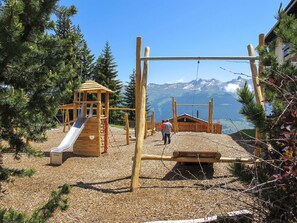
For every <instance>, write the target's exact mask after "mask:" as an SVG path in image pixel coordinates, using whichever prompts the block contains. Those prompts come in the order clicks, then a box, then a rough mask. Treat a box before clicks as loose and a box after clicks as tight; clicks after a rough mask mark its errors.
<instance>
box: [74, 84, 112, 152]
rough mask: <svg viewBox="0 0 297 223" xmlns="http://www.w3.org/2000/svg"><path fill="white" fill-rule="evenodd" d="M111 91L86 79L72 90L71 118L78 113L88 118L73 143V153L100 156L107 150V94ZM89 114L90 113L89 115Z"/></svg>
mask: <svg viewBox="0 0 297 223" xmlns="http://www.w3.org/2000/svg"><path fill="white" fill-rule="evenodd" d="M111 92H112V91H111V90H110V89H108V88H106V87H104V86H102V85H100V84H98V83H97V82H95V81H92V80H88V81H87V82H85V83H83V84H82V85H81V88H80V89H79V90H77V91H75V92H74V101H73V120H77V116H78V115H79V114H80V115H81V116H83V117H86V116H88V120H87V121H86V123H85V126H84V128H83V130H82V132H81V133H80V135H79V137H78V138H77V140H76V141H75V143H74V145H73V153H74V154H78V155H83V156H101V153H102V152H104V153H106V152H107V150H108V119H109V116H108V113H109V94H110V93H111ZM90 114H91V115H90Z"/></svg>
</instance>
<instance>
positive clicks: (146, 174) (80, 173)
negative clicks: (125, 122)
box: [0, 128, 253, 223]
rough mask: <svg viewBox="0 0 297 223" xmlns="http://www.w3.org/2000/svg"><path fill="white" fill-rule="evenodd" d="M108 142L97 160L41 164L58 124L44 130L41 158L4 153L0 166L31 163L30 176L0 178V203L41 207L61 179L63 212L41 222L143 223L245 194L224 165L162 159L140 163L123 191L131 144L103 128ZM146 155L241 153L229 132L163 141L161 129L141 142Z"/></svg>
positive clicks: (70, 158) (212, 211) (191, 213)
mask: <svg viewBox="0 0 297 223" xmlns="http://www.w3.org/2000/svg"><path fill="white" fill-rule="evenodd" d="M111 133H112V134H110V138H109V141H110V147H109V152H108V154H107V155H104V156H103V157H101V158H97V157H81V156H75V155H73V154H72V152H71V150H70V151H67V152H65V154H64V157H65V161H64V163H63V164H62V165H61V166H51V165H50V164H49V160H50V159H49V152H50V149H51V147H54V146H58V145H59V143H60V142H61V140H62V139H63V137H64V136H65V134H66V133H63V132H62V128H58V129H53V130H51V131H49V132H48V141H47V142H45V143H35V144H33V146H34V147H35V148H36V149H39V150H42V151H44V153H45V157H43V158H34V157H27V156H26V155H23V156H22V158H21V160H14V159H13V157H12V154H8V153H6V154H4V167H7V168H17V169H23V168H33V169H35V170H36V173H35V174H34V175H33V176H32V177H31V178H29V177H22V178H19V177H15V178H14V180H13V182H10V183H5V185H3V186H4V188H5V190H6V191H5V193H4V194H2V197H0V207H1V208H13V209H15V210H18V211H21V212H25V213H27V214H28V215H31V214H32V212H33V210H35V209H36V208H39V207H42V206H43V205H44V204H45V203H46V202H47V200H48V198H49V196H50V193H51V192H52V191H54V190H57V189H58V188H60V187H61V186H62V185H63V184H65V183H68V184H70V185H71V186H72V190H71V193H70V194H69V195H68V199H69V203H70V206H69V209H68V210H66V211H64V212H62V211H60V210H57V211H56V212H55V213H54V215H53V217H52V218H50V220H49V221H48V222H54V223H58V222H67V223H69V222H146V221H157V220H180V219H194V218H201V217H205V216H212V215H217V214H222V213H225V212H228V211H237V210H242V209H248V208H249V205H250V204H252V203H253V199H252V197H250V195H249V194H248V193H244V190H245V189H246V187H245V186H244V185H242V184H241V183H240V182H239V181H238V180H237V179H236V178H235V177H233V176H232V175H231V174H230V172H229V170H228V164H224V163H215V164H214V165H213V166H211V165H205V164H203V165H202V164H195V165H194V164H180V163H176V162H169V161H164V162H162V161H143V162H142V167H141V177H140V187H139V189H138V190H137V191H136V192H130V183H131V172H132V157H133V155H134V148H135V142H133V141H132V142H131V144H130V145H126V142H125V131H124V130H122V129H116V128H111ZM144 143H145V144H144V151H143V153H146V154H157V155H161V154H164V155H172V152H173V151H174V150H204V151H218V152H220V153H221V154H222V156H226V157H249V154H248V153H247V152H246V150H245V149H244V148H243V147H241V146H240V145H239V144H238V143H236V142H235V141H234V140H233V139H232V138H231V137H230V136H229V135H223V134H222V135H217V134H208V133H192V132H180V133H177V134H174V135H173V136H172V142H171V144H169V145H166V146H164V144H163V141H162V140H161V134H160V133H156V134H155V135H153V136H149V137H148V138H146V139H145V141H144Z"/></svg>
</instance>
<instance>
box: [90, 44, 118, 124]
mask: <svg viewBox="0 0 297 223" xmlns="http://www.w3.org/2000/svg"><path fill="white" fill-rule="evenodd" d="M116 67H117V65H116V63H115V62H114V58H113V55H112V52H111V47H110V45H109V43H108V42H106V44H105V48H104V50H103V51H102V53H101V55H100V56H99V57H98V59H97V62H96V65H95V69H94V81H96V82H98V83H99V84H101V85H103V86H104V87H107V88H109V89H110V90H112V91H113V93H111V95H110V102H109V105H110V107H118V106H119V105H120V104H121V103H122V98H121V95H120V92H121V89H122V83H121V81H120V80H118V79H117V76H118V71H117V70H116ZM119 119H123V118H122V115H121V113H120V112H116V111H113V112H111V113H110V120H111V121H115V120H119Z"/></svg>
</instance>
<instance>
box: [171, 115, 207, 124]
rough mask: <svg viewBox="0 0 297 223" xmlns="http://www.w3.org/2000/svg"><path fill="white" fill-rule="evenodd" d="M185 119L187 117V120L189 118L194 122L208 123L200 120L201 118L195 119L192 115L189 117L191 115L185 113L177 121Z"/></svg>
mask: <svg viewBox="0 0 297 223" xmlns="http://www.w3.org/2000/svg"><path fill="white" fill-rule="evenodd" d="M184 117H186V118H188V119H191V120H193V121H196V122H197V121H200V122H205V123H207V121H205V120H203V119H200V118H197V117H194V116H191V115H189V114H186V113H184V114H183V115H178V116H177V119H180V118H184ZM172 119H173V118H171V119H170V120H172Z"/></svg>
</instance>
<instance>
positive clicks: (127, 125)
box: [124, 113, 130, 145]
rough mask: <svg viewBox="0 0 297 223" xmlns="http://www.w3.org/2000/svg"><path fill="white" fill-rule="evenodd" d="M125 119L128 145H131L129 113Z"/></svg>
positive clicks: (125, 115)
mask: <svg viewBox="0 0 297 223" xmlns="http://www.w3.org/2000/svg"><path fill="white" fill-rule="evenodd" d="M124 118H125V123H126V142H127V145H130V137H129V136H130V132H129V131H130V129H129V118H128V114H127V113H125V114H124Z"/></svg>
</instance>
